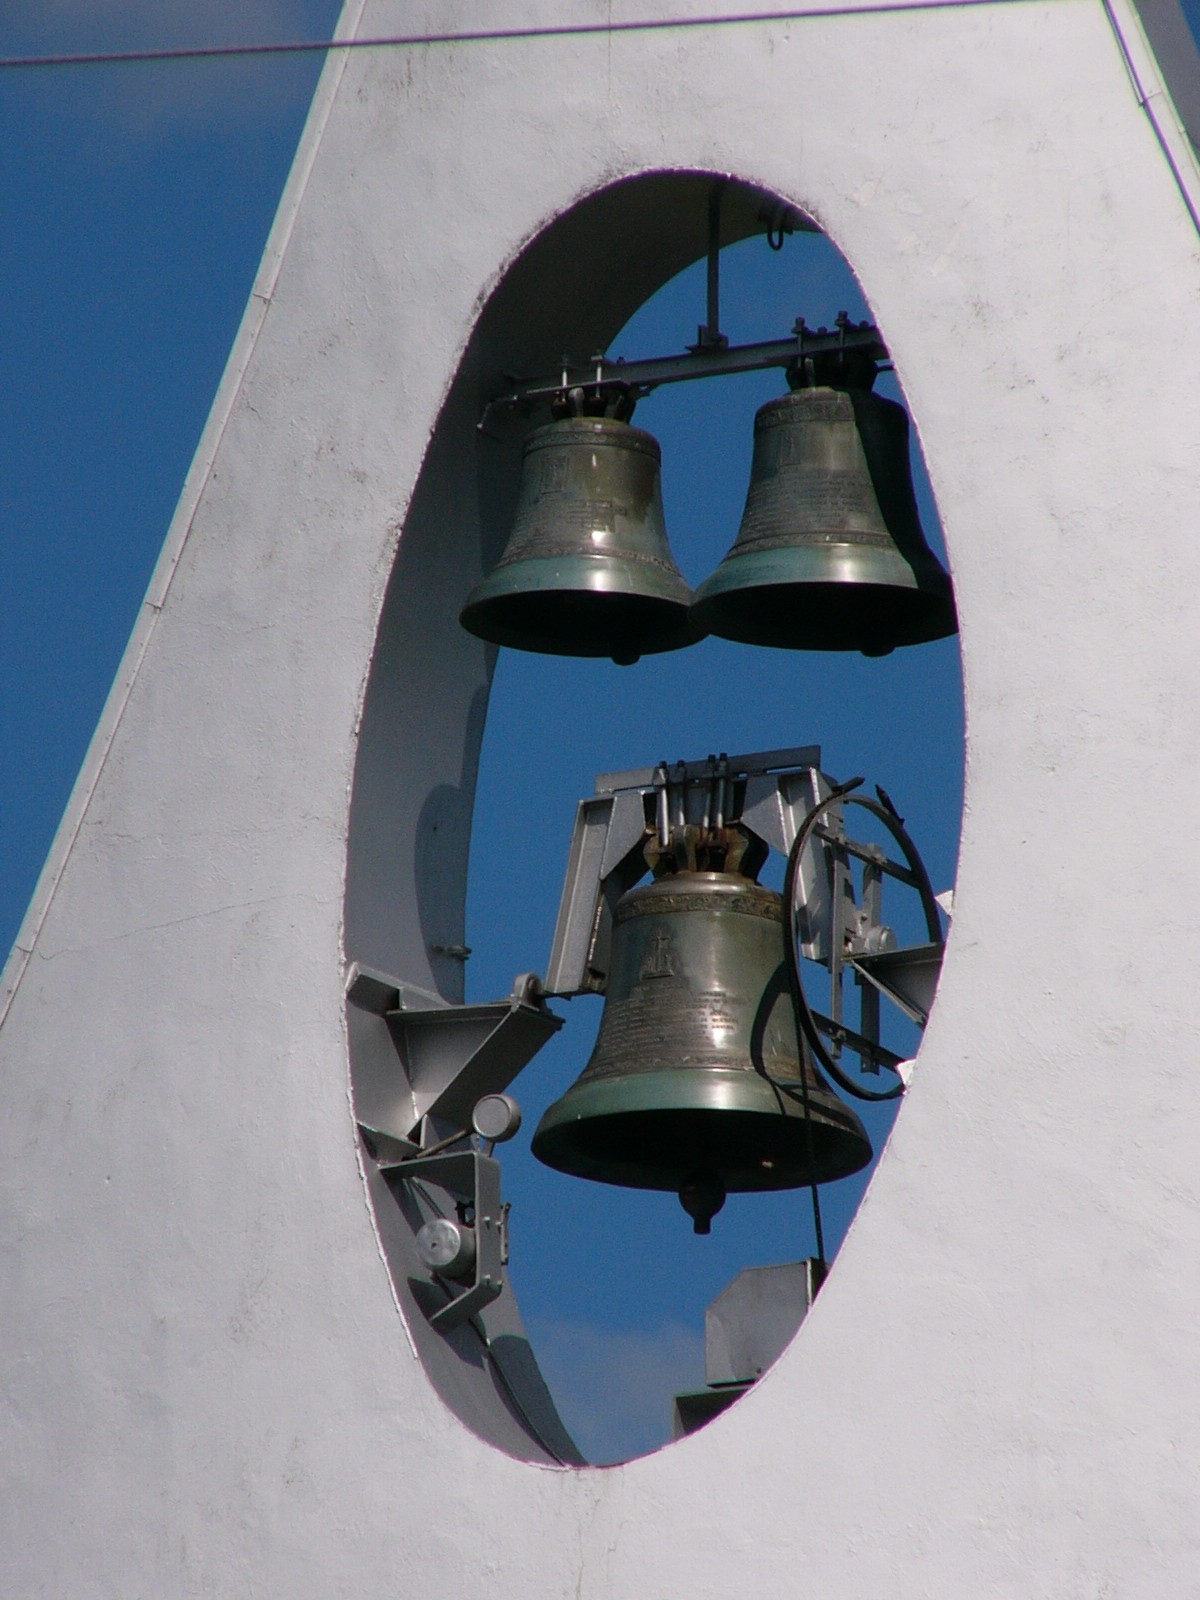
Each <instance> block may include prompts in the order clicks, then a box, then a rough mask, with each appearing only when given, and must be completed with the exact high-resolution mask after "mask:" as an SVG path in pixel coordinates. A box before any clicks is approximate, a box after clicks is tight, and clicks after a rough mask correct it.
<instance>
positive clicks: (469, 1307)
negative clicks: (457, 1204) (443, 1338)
mask: <svg viewBox="0 0 1200 1600" xmlns="http://www.w3.org/2000/svg"><path fill="white" fill-rule="evenodd" d="M379 1167H380V1170H381V1171H382V1172H384V1173H385V1174H386V1175H387V1177H388V1178H389V1180H390V1181H392V1182H393V1183H394V1182H396V1181H397V1180H399V1181H402V1182H404V1183H414V1182H417V1181H422V1182H425V1183H430V1184H434V1185H436V1187H438V1188H440V1189H444V1190H446V1192H447V1193H448V1194H451V1195H453V1196H454V1197H455V1199H456V1200H459V1201H462V1202H463V1203H464V1204H466V1205H469V1206H470V1207H471V1210H472V1222H471V1226H472V1228H473V1230H474V1235H475V1266H474V1270H473V1272H472V1274H471V1282H470V1283H469V1284H468V1285H467V1286H466V1287H465V1288H464V1289H463V1290H462V1291H461V1292H460V1293H457V1294H455V1293H454V1288H455V1285H453V1284H452V1283H451V1282H449V1281H448V1280H447V1279H445V1278H440V1277H437V1278H436V1281H437V1282H438V1283H440V1284H442V1285H443V1287H444V1288H445V1289H447V1291H449V1292H450V1293H451V1295H452V1298H451V1299H449V1300H447V1302H446V1304H445V1305H444V1306H441V1307H439V1308H438V1310H436V1311H434V1312H432V1313H431V1314H430V1317H429V1323H430V1326H431V1327H434V1328H436V1329H437V1330H438V1332H439V1333H450V1332H451V1331H452V1330H453V1329H455V1328H459V1327H461V1326H462V1324H463V1323H464V1322H469V1321H470V1319H471V1318H472V1317H473V1316H475V1315H476V1313H477V1312H480V1311H482V1310H483V1308H484V1306H487V1305H490V1304H491V1303H492V1301H493V1300H496V1299H498V1298H499V1297H500V1295H501V1294H502V1293H503V1291H504V1257H505V1253H506V1252H505V1247H504V1233H505V1216H504V1207H503V1206H502V1205H501V1203H500V1163H499V1162H498V1161H497V1160H496V1159H495V1157H494V1156H486V1155H484V1154H483V1153H482V1152H481V1151H479V1150H453V1151H444V1152H442V1153H441V1154H439V1155H430V1156H413V1157H410V1158H409V1159H408V1160H394V1161H393V1160H386V1159H385V1160H381V1161H380V1162H379ZM435 1277H436V1275H435Z"/></svg>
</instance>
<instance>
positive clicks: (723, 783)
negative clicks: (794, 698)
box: [545, 745, 837, 998]
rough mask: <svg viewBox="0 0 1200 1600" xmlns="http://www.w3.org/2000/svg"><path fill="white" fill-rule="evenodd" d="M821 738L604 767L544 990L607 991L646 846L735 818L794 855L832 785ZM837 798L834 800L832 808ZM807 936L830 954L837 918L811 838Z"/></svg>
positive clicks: (807, 946) (579, 824)
mask: <svg viewBox="0 0 1200 1600" xmlns="http://www.w3.org/2000/svg"><path fill="white" fill-rule="evenodd" d="M820 761H821V751H820V748H819V746H817V745H804V746H800V747H798V748H795V749H787V750H760V751H756V752H754V753H753V754H747V755H725V754H722V755H719V756H709V757H707V758H706V759H705V760H703V761H676V762H671V763H668V762H665V761H664V762H660V763H659V765H658V766H656V767H642V768H636V769H634V770H632V771H628V772H602V773H601V774H600V775H599V776H598V777H597V779H596V793H595V794H594V795H592V796H588V797H587V798H586V799H584V800H581V801H580V802H579V806H578V809H577V811H576V814H575V828H574V832H573V834H572V837H571V849H570V855H569V858H568V862H567V874H566V879H565V882H564V884H563V893H562V900H561V903H560V905H559V911H558V921H557V923H556V925H555V929H554V942H553V945H552V947H551V951H550V961H549V966H548V968H547V974H546V980H545V992H546V993H547V994H548V995H557V996H560V997H562V998H567V997H569V996H571V995H577V994H588V993H592V994H602V993H603V992H604V988H605V983H606V979H607V975H608V961H609V953H610V947H611V938H612V921H613V911H614V908H615V906H616V903H617V901H618V900H619V899H620V898H621V896H622V895H623V894H624V893H625V892H626V890H628V889H631V888H632V887H633V886H634V884H635V883H637V881H638V879H639V878H641V877H643V876H644V875H645V873H646V870H647V865H646V853H647V847H649V848H650V850H651V851H654V850H666V849H668V848H670V847H672V846H675V845H676V842H677V841H678V840H679V839H681V838H684V837H689V836H690V838H691V839H693V840H694V839H699V840H703V839H705V838H706V837H711V836H712V834H713V833H715V832H720V831H722V830H727V829H730V828H734V827H736V828H737V829H738V830H739V831H740V832H741V833H742V834H744V835H748V836H749V839H750V840H751V841H753V842H756V843H757V844H758V846H759V847H760V848H761V849H762V850H763V853H764V854H765V852H766V850H768V849H770V848H774V849H776V850H778V851H779V852H780V853H781V854H782V855H784V856H786V855H787V854H788V852H789V851H790V849H791V847H792V844H793V842H794V840H795V838H796V835H797V833H798V831H799V829H800V826H801V824H802V823H803V821H804V818H805V817H806V816H807V815H808V813H809V812H810V810H811V809H812V807H813V806H814V805H816V804H818V803H819V802H820V801H822V800H824V799H825V798H826V797H827V796H828V795H829V793H830V791H831V789H832V787H833V785H832V784H831V782H830V780H829V779H828V778H827V777H825V775H824V774H823V773H822V772H821V771H820ZM836 806H837V802H836V801H834V802H832V803H831V805H830V808H829V810H830V815H833V814H834V812H835V810H836ZM799 885H800V890H799V893H798V896H797V901H798V906H799V938H800V946H801V950H802V952H803V953H804V955H806V956H808V957H809V958H810V959H812V960H815V961H822V962H825V963H828V961H829V959H830V955H831V948H830V938H831V937H832V936H833V934H834V930H835V925H836V922H837V919H836V918H835V917H834V915H833V906H832V903H831V894H832V892H833V888H834V878H833V875H832V871H831V863H830V861H829V859H828V853H827V851H826V850H825V848H824V841H823V840H822V839H820V838H816V837H814V838H812V839H811V840H810V841H809V847H808V848H807V849H806V851H805V853H804V856H803V859H802V861H801V863H800V874H799Z"/></svg>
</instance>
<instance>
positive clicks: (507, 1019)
mask: <svg viewBox="0 0 1200 1600" xmlns="http://www.w3.org/2000/svg"><path fill="white" fill-rule="evenodd" d="M347 998H348V999H349V1001H350V1003H351V1004H352V1005H356V1006H359V1007H361V1008H362V1009H364V1010H367V1011H374V1012H376V1013H377V1014H379V1015H380V1016H382V1018H383V1020H384V1021H385V1022H386V1023H387V1027H388V1032H389V1033H390V1035H391V1038H392V1042H393V1044H394V1045H395V1048H396V1067H397V1070H398V1071H399V1072H402V1073H403V1074H404V1076H405V1079H406V1081H407V1085H408V1089H409V1092H410V1095H411V1111H410V1112H408V1113H406V1116H405V1119H404V1120H405V1122H406V1123H407V1126H404V1127H393V1128H392V1129H391V1130H389V1134H390V1137H391V1139H392V1141H393V1143H395V1142H396V1141H400V1142H403V1141H404V1140H410V1141H412V1142H413V1144H414V1146H419V1145H420V1144H421V1143H422V1142H424V1141H423V1137H422V1135H423V1131H424V1129H425V1127H426V1126H427V1124H426V1119H427V1118H428V1119H432V1120H434V1121H436V1122H437V1123H438V1124H440V1125H441V1126H443V1127H447V1126H448V1127H450V1128H462V1129H464V1130H465V1129H469V1128H470V1126H471V1113H472V1111H473V1109H474V1107H475V1103H476V1101H478V1100H479V1099H480V1098H481V1097H482V1096H483V1095H485V1094H499V1093H501V1092H502V1091H503V1090H505V1089H507V1088H508V1086H509V1084H510V1083H511V1082H512V1081H513V1079H514V1078H515V1077H516V1076H517V1074H518V1073H519V1072H520V1071H521V1069H522V1067H524V1066H526V1065H527V1064H528V1063H529V1062H530V1061H531V1060H532V1059H533V1057H534V1056H535V1055H536V1054H537V1052H538V1051H539V1050H540V1049H541V1047H542V1046H543V1045H544V1044H545V1043H546V1041H547V1039H549V1038H550V1037H551V1035H552V1034H555V1033H557V1032H558V1030H559V1028H561V1027H562V1023H563V1019H562V1018H561V1017H558V1016H555V1014H554V1013H553V1012H552V1011H549V1010H547V1008H546V1006H545V1004H544V1003H543V1001H542V988H541V983H540V980H539V979H538V978H537V977H535V976H534V974H532V973H522V974H521V975H520V976H519V977H518V978H517V980H516V983H515V984H514V986H513V992H512V993H511V994H510V995H509V996H508V997H507V999H504V1000H492V1001H487V1002H484V1003H483V1004H480V1005H466V1006H455V1005H448V1004H447V1003H446V1002H444V1001H442V1000H440V999H439V997H437V996H434V995H430V994H427V993H425V992H424V991H422V990H417V989H413V988H412V987H411V986H408V985H405V984H403V983H401V982H399V981H398V980H396V979H391V978H388V977H387V976H386V975H385V974H383V973H379V972H374V971H372V970H371V969H370V968H367V967H360V966H358V965H357V964H356V965H355V966H354V967H352V969H351V974H350V982H349V984H348V986H347ZM367 1131H368V1132H370V1133H372V1134H373V1135H374V1134H375V1133H376V1132H377V1130H372V1129H368V1130H367ZM376 1142H378V1141H376Z"/></svg>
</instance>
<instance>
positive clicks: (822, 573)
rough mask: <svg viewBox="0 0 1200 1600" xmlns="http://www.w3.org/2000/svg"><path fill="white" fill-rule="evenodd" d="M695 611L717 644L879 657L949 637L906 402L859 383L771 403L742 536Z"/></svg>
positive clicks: (950, 610) (759, 419) (943, 578)
mask: <svg viewBox="0 0 1200 1600" xmlns="http://www.w3.org/2000/svg"><path fill="white" fill-rule="evenodd" d="M694 609H695V613H696V616H697V619H698V621H699V622H700V623H701V625H702V626H703V627H704V628H705V629H707V630H708V631H710V632H712V633H716V634H720V635H721V636H722V637H723V638H726V639H738V640H740V641H741V642H742V643H744V644H765V645H778V646H782V647H783V648H785V649H792V650H861V651H862V652H863V654H864V655H869V656H875V655H886V654H887V652H888V651H889V650H892V649H894V648H895V647H896V646H897V645H905V644H922V643H924V642H925V641H926V640H928V639H940V638H942V637H943V636H944V635H946V634H950V633H954V632H956V631H957V627H958V623H957V619H956V617H955V612H954V598H953V595H952V593H951V589H950V579H949V577H948V576H947V575H946V572H945V570H944V569H943V568H942V566H941V564H940V563H939V561H938V559H937V557H936V556H935V555H934V554H933V552H932V550H930V548H929V546H928V544H926V542H925V535H924V533H923V532H922V531H921V523H920V518H919V516H918V514H917V504H916V498H915V496H914V494H913V486H912V475H911V473H910V470H909V457H908V416H907V414H906V412H905V410H904V407H903V406H900V405H897V404H896V403H895V401H893V400H885V399H883V398H882V397H881V396H880V395H876V394H872V393H871V392H870V390H869V389H867V388H846V389H833V388H825V387H816V388H806V389H798V390H796V391H794V392H793V393H791V394H787V395H783V396H782V397H781V398H779V399H777V400H770V401H768V402H767V404H766V405H765V406H763V407H762V408H761V409H760V410H759V412H758V415H757V416H756V417H755V419H754V462H753V466H752V468H751V473H750V487H749V490H748V491H747V495H746V508H745V511H744V512H743V514H742V522H741V527H740V529H739V531H738V536H737V540H736V541H735V543H734V545H733V548H732V549H731V550H730V552H729V554H728V555H727V556H726V557H725V559H724V561H722V562H721V565H720V566H719V567H718V568H717V570H716V571H715V572H714V573H713V574H712V575H711V577H709V578H707V579H706V580H705V582H704V583H702V584H701V585H700V587H699V589H698V590H697V591H696V604H695V608H694Z"/></svg>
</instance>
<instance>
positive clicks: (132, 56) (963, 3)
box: [0, 0, 1024, 68]
mask: <svg viewBox="0 0 1200 1600" xmlns="http://www.w3.org/2000/svg"><path fill="white" fill-rule="evenodd" d="M1022 3H1024V0H866V3H864V4H859V5H854V4H841V5H836V4H835V5H815V6H805V7H802V8H792V9H789V10H783V11H746V12H734V13H719V14H716V15H712V16H706V17H648V18H643V19H640V20H637V21H632V22H568V23H560V24H558V25H556V26H552V27H540V28H538V27H533V28H481V29H478V30H475V31H472V32H466V33H408V34H395V35H389V36H385V37H382V38H371V39H292V40H281V41H279V42H278V43H274V44H268V43H263V44H210V45H181V46H178V47H175V48H171V49H161V50H154V49H148V50H101V51H95V52H92V53H90V54H65V55H45V56H0V68H4V67H8V68H18V67H96V66H118V65H122V64H134V63H137V62H148V61H207V60H213V59H216V58H220V57H224V56H284V55H304V54H310V55H311V54H313V53H316V52H318V51H326V52H327V51H331V50H382V49H397V48H399V49H404V48H415V47H417V46H420V45H438V44H490V43H500V42H503V41H505V40H513V41H516V40H523V39H563V38H578V37H582V36H585V35H588V34H621V33H653V32H681V31H683V30H687V29H695V28H724V27H733V26H736V25H737V24H739V23H742V24H749V23H764V22H805V21H808V20H809V19H810V18H820V17H848V16H877V15H879V14H880V13H882V12H895V11H937V10H944V9H947V8H950V7H954V8H959V9H961V8H963V7H969V6H982V5H996V4H1000V5H1019V4H1022Z"/></svg>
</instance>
